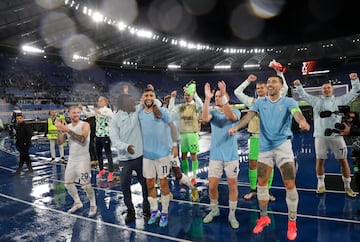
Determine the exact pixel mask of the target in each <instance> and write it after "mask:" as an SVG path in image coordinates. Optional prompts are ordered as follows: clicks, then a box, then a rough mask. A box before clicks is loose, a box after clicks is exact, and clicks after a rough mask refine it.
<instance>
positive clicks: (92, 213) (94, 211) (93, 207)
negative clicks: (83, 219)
mask: <svg viewBox="0 0 360 242" xmlns="http://www.w3.org/2000/svg"><path fill="white" fill-rule="evenodd" d="M96 212H97V207H96V206H90V211H89V218H91V217H94V216H95V215H96Z"/></svg>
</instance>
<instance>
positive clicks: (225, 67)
mask: <svg viewBox="0 0 360 242" xmlns="http://www.w3.org/2000/svg"><path fill="white" fill-rule="evenodd" d="M214 69H215V70H230V69H231V65H215V66H214Z"/></svg>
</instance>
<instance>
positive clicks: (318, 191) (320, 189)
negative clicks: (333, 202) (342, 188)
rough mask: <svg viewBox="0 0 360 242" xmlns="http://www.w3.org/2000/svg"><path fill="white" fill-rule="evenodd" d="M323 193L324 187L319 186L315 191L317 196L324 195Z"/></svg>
mask: <svg viewBox="0 0 360 242" xmlns="http://www.w3.org/2000/svg"><path fill="white" fill-rule="evenodd" d="M325 191H326V188H325V185H320V186H318V188H317V190H316V193H317V194H324V193H325Z"/></svg>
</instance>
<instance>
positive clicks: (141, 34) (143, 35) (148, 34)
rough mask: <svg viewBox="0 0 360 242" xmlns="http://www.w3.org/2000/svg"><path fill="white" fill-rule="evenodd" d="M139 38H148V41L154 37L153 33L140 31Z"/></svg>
mask: <svg viewBox="0 0 360 242" xmlns="http://www.w3.org/2000/svg"><path fill="white" fill-rule="evenodd" d="M136 34H137V36H138V37H141V38H147V39H151V37H152V36H153V33H152V32H151V31H147V30H142V29H141V30H139V31H138V32H137V33H136Z"/></svg>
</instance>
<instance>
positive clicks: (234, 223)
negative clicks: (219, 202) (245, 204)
mask: <svg viewBox="0 0 360 242" xmlns="http://www.w3.org/2000/svg"><path fill="white" fill-rule="evenodd" d="M228 220H229V223H230V225H231V228H233V229H237V228H239V222H238V221H237V219H236V217H235V216H234V215H229V216H228Z"/></svg>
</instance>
